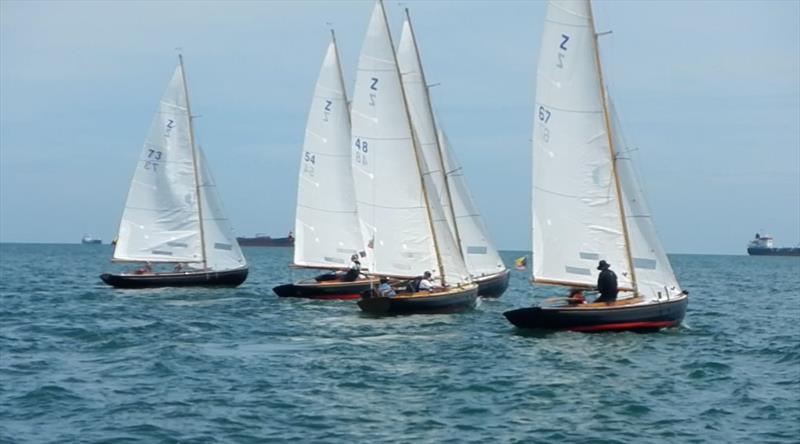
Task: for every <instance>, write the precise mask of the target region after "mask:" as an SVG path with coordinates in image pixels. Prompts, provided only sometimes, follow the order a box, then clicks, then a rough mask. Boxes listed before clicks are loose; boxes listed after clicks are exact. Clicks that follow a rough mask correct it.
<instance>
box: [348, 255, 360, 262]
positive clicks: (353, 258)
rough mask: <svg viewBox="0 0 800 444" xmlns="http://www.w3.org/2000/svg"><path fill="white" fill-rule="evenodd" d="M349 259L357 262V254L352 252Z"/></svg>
mask: <svg viewBox="0 0 800 444" xmlns="http://www.w3.org/2000/svg"><path fill="white" fill-rule="evenodd" d="M350 260H351V261H353V262H358V255H357V254H354V255H352V256H350Z"/></svg>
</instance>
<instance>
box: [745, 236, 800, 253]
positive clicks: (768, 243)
mask: <svg viewBox="0 0 800 444" xmlns="http://www.w3.org/2000/svg"><path fill="white" fill-rule="evenodd" d="M772 241H773V239H772V236H770V235H769V234H765V235H763V236H762V235H760V234H758V233H756V238H755V239H753V240H751V241H750V244H748V246H747V254H749V255H751V256H800V247H775V246H773V244H772Z"/></svg>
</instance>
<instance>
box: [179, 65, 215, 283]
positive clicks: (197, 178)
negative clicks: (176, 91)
mask: <svg viewBox="0 0 800 444" xmlns="http://www.w3.org/2000/svg"><path fill="white" fill-rule="evenodd" d="M178 60H179V61H180V64H181V77H183V94H184V96H186V113H187V114H188V115H189V141H190V142H191V144H192V169H193V170H194V188H195V194H196V196H197V217H198V219H199V222H200V249H201V251H202V252H203V269H206V268H208V255H207V254H206V236H205V234H204V232H203V205H202V203H201V200H202V199H201V198H200V174H199V173H198V171H197V149H196V148H195V145H194V125H193V124H192V107H191V106H190V105H189V87H188V86H187V83H186V70H185V69H184V68H183V55H182V54H178Z"/></svg>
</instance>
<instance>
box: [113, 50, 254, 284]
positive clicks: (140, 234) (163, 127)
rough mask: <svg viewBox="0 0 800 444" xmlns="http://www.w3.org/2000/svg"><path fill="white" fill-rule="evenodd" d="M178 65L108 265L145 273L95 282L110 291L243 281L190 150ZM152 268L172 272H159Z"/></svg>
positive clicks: (205, 176) (211, 191)
mask: <svg viewBox="0 0 800 444" xmlns="http://www.w3.org/2000/svg"><path fill="white" fill-rule="evenodd" d="M178 61H179V63H178V66H177V68H176V69H175V72H174V74H173V75H172V79H171V80H170V82H169V85H168V86H167V90H166V92H165V93H164V95H163V96H162V98H161V103H160V105H159V108H158V111H157V112H156V115H155V117H154V118H153V123H152V124H151V127H150V132H149V134H148V136H147V139H146V140H145V142H144V147H143V148H142V153H141V155H140V156H139V160H138V161H137V163H136V170H135V172H134V175H133V180H132V181H131V186H130V189H129V191H128V198H127V201H126V203H125V209H124V211H123V214H122V220H121V222H120V227H119V235H118V237H117V243H116V248H115V249H114V255H113V258H112V261H113V262H122V263H132V262H133V263H145V266H144V267H142V268H140V269H138V270H136V271H134V272H125V273H121V274H110V273H105V274H102V275H101V276H100V278H101V279H102V280H103V281H104V282H105V283H107V284H109V285H111V286H114V287H122V288H143V287H171V286H237V285H239V284H241V283H242V282H244V281H245V279H246V278H247V272H248V268H247V261H246V260H245V258H244V256H243V255H242V251H241V250H240V248H239V244H238V243H236V238H235V236H234V234H233V230H232V229H231V226H230V223H229V222H228V219H227V218H226V217H225V214H224V211H223V209H222V203H221V201H220V199H219V196H218V195H217V191H216V184H215V182H214V179H213V178H212V176H211V171H210V170H209V168H208V162H207V161H206V159H205V156H204V155H203V151H202V149H200V147H198V146H196V145H195V136H194V128H193V118H192V113H191V107H190V106H189V91H188V87H187V84H186V76H185V71H184V67H183V58H182V57H181V56H178ZM154 265H155V266H156V267H159V266H162V267H163V266H164V265H169V266H173V267H174V268H173V269H172V270H170V271H165V272H159V271H157V270H154V269H153V266H154Z"/></svg>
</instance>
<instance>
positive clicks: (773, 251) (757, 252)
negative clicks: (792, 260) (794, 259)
mask: <svg viewBox="0 0 800 444" xmlns="http://www.w3.org/2000/svg"><path fill="white" fill-rule="evenodd" d="M747 254H749V255H750V256H800V247H783V248H764V247H750V248H748V249H747Z"/></svg>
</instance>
